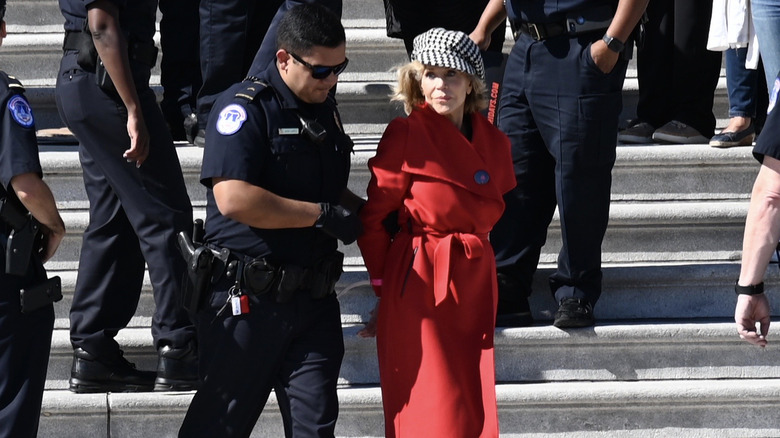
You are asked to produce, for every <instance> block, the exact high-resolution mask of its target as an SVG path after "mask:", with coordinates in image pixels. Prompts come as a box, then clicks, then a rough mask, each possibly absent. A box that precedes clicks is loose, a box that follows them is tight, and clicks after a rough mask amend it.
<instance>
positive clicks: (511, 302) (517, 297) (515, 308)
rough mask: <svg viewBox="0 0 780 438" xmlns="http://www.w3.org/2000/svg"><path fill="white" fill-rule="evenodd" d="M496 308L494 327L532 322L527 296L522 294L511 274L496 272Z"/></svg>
mask: <svg viewBox="0 0 780 438" xmlns="http://www.w3.org/2000/svg"><path fill="white" fill-rule="evenodd" d="M497 275H498V309H497V312H496V327H528V326H530V325H531V324H533V323H534V318H533V316H532V315H531V306H529V305H528V298H526V297H524V296H522V293H521V291H520V284H519V283H518V282H517V280H515V279H514V278H512V277H511V276H509V275H507V274H504V273H503V272H499V273H498V274H497Z"/></svg>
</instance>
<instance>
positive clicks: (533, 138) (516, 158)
mask: <svg viewBox="0 0 780 438" xmlns="http://www.w3.org/2000/svg"><path fill="white" fill-rule="evenodd" d="M617 3H618V2H617V0H560V1H547V0H533V1H531V0H526V1H523V0H508V1H507V2H506V8H507V13H508V15H509V20H510V22H511V23H512V24H513V28H515V29H519V32H517V35H516V42H515V45H514V47H513V48H512V51H511V53H510V55H509V59H508V61H507V65H506V72H507V73H506V75H505V77H504V84H503V87H504V89H503V93H502V95H501V104H500V109H499V124H498V126H499V128H500V129H501V130H502V131H504V132H505V133H506V134H507V135H508V136H509V138H510V140H511V142H512V157H513V162H514V168H515V175H516V177H517V187H516V188H515V189H513V190H512V191H511V192H510V193H508V194H507V195H506V196H505V200H506V211H505V212H504V215H503V216H502V218H501V220H500V221H499V222H498V223H497V224H496V226H495V227H494V228H493V231H492V233H491V239H490V240H491V243H492V244H493V248H494V249H495V252H496V265H497V268H498V271H499V273H504V274H506V275H509V276H510V277H512V278H513V279H514V280H515V281H516V282H517V283H518V287H519V289H520V290H519V291H518V290H516V289H515V290H512V292H511V294H509V293H508V290H506V289H502V288H499V289H500V296H499V312H501V307H502V305H504V304H506V303H512V302H515V301H517V300H518V299H520V298H522V299H525V297H527V296H528V295H529V294H530V293H531V284H532V278H533V274H534V272H535V271H536V268H537V264H538V262H539V257H540V252H541V248H542V246H543V245H544V243H545V240H546V236H547V228H548V226H549V224H550V222H551V220H552V217H553V213H554V211H555V207H556V205H557V207H558V210H559V214H560V221H561V237H562V243H563V245H562V248H561V250H560V254H559V256H558V267H557V270H556V271H555V272H554V273H553V274H552V275H551V277H550V279H549V284H550V288H551V290H552V292H553V294H554V296H555V298H556V301H558V302H560V301H561V300H562V299H564V298H570V297H573V298H579V299H585V300H587V301H589V302H590V303H591V304H595V302H596V301H597V300H598V298H599V295H600V293H601V279H602V272H601V242H602V239H603V236H604V233H605V231H606V227H607V220H608V215H609V200H610V188H611V181H612V180H611V171H612V167H613V165H614V163H615V148H616V133H617V125H618V116H619V114H620V111H621V106H622V102H621V90H622V87H623V80H624V77H625V71H626V67H627V61H626V60H625V59H623V57H621V59H620V60H618V62H617V65H615V67H614V69H613V70H612V71H611V72H610V73H608V74H605V73H603V72H602V71H601V70H600V69H599V68H598V67H597V66H596V64H595V63H594V61H593V58H592V57H591V53H590V47H591V44H592V43H593V42H595V41H598V40H600V39H601V38H602V37H603V36H604V33H605V31H606V28H607V25H604V26H603V27H601V26H598V27H600V28H599V29H596V30H593V31H583V32H582V33H576V34H574V33H572V32H571V28H569V25H570V24H568V23H567V21H566V20H567V17H569V18H572V17H573V18H574V20H575V21H576V20H577V17H582V16H593V15H597V16H599V15H600V16H603V15H605V14H607V13H608V14H614V12H615V8H616V6H617ZM603 8H607V9H606V10H605V11H608V12H607V13H602V12H601V11H602V9H603ZM611 17H612V15H609V18H611ZM580 21H583V20H580ZM575 28H576V27H575ZM515 294H516V295H515ZM510 307H511V306H510Z"/></svg>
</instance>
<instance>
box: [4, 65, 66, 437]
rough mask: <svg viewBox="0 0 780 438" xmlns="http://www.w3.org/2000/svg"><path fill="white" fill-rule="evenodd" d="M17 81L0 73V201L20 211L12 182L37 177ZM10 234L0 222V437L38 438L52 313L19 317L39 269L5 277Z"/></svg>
mask: <svg viewBox="0 0 780 438" xmlns="http://www.w3.org/2000/svg"><path fill="white" fill-rule="evenodd" d="M23 91H24V89H23V88H22V85H21V84H20V83H19V81H18V80H16V79H14V78H12V77H9V76H8V75H6V74H5V73H4V72H2V71H0V105H2V107H1V108H2V110H1V111H0V182H2V187H0V198H7V199H8V200H9V201H8V202H13V203H15V204H17V205H18V206H21V203H20V202H19V200H18V198H17V197H16V193H15V192H14V191H13V189H12V188H11V179H12V178H13V177H15V176H17V175H21V174H24V173H36V174H38V175H42V171H41V164H40V161H39V159H38V143H37V141H36V138H35V122H34V119H33V114H32V111H31V110H30V105H29V104H28V103H27V100H26V99H25V97H24V94H23ZM10 232H11V228H10V226H9V225H8V224H5V223H4V222H3V221H0V244H1V245H0V246H2V251H0V370H2V371H0V437H2V438H19V437H22V438H34V437H35V436H37V433H38V420H39V418H40V412H41V401H42V399H43V389H44V384H45V383H46V368H47V367H48V363H49V349H50V347H51V333H52V328H53V327H54V307H53V306H52V305H47V306H44V307H42V308H40V309H38V310H35V311H33V312H31V313H24V314H23V313H22V311H21V303H20V298H19V290H20V289H22V288H29V287H31V286H34V285H36V284H38V283H40V282H42V281H43V280H46V273H45V272H44V270H43V266H42V265H41V264H40V262H39V261H38V263H35V260H32V261H31V263H30V264H29V266H28V269H27V273H26V274H25V275H23V276H17V275H11V274H7V273H6V272H5V247H6V244H7V239H8V236H9V233H10Z"/></svg>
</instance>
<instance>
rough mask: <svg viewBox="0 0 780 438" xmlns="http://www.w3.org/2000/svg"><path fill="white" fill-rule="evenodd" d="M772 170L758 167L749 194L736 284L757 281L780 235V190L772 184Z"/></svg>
mask: <svg viewBox="0 0 780 438" xmlns="http://www.w3.org/2000/svg"><path fill="white" fill-rule="evenodd" d="M772 177H774V174H773V171H772V170H770V169H768V168H766V167H764V166H762V167H761V170H760V171H759V175H758V177H757V178H756V183H755V185H754V187H753V193H752V195H751V201H750V208H749V210H748V215H747V219H746V221H745V236H744V239H743V242H742V266H741V268H740V274H739V284H740V285H742V286H750V285H756V284H758V283H761V282H762V281H763V279H764V275H765V273H766V268H767V266H768V265H769V261H770V259H771V258H772V253H773V252H774V251H775V248H777V244H778V238H780V227H779V226H778V225H779V224H780V191H778V190H776V187H773V184H772V181H771V178H772Z"/></svg>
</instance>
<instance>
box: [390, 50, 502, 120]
mask: <svg viewBox="0 0 780 438" xmlns="http://www.w3.org/2000/svg"><path fill="white" fill-rule="evenodd" d="M424 71H425V65H423V63H421V62H420V61H412V62H410V63H408V64H404V65H402V66H400V67H398V83H396V85H395V88H394V89H393V94H392V95H390V100H392V101H396V102H403V104H404V111H406V114H409V113H411V112H412V109H413V108H414V107H415V106H418V105H422V104H423V103H424V102H425V96H423V94H422V89H421V88H420V87H421V82H422V76H423V72H424ZM463 74H465V75H466V77H467V78H468V79H469V81H470V82H471V88H472V90H471V93H469V94H468V95H467V96H466V102H465V103H464V108H463V110H464V113H465V114H471V113H475V112H477V111H480V110H482V109H485V108H487V94H486V93H487V87H486V86H485V82H483V81H482V79H480V78H478V77H477V76H474V75H470V74H468V73H463Z"/></svg>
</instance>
